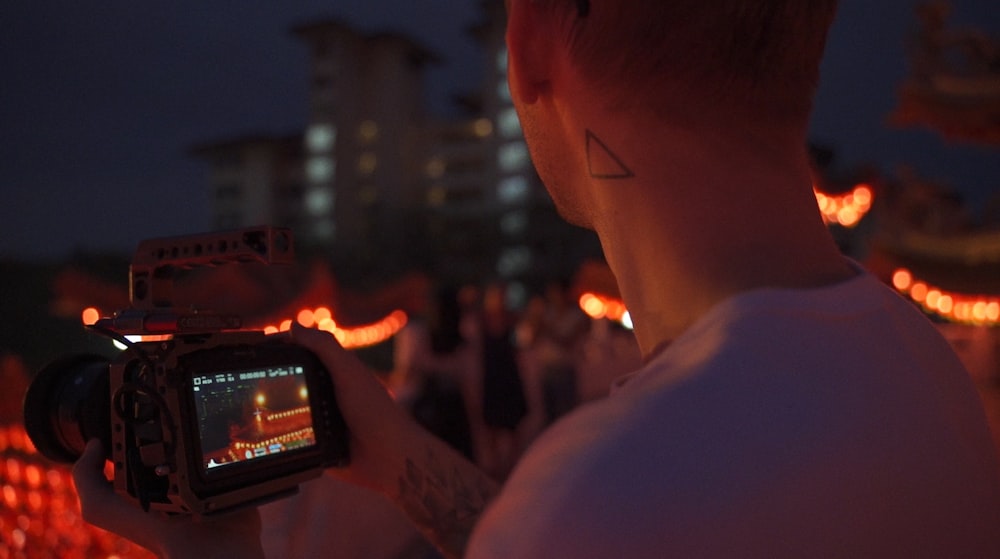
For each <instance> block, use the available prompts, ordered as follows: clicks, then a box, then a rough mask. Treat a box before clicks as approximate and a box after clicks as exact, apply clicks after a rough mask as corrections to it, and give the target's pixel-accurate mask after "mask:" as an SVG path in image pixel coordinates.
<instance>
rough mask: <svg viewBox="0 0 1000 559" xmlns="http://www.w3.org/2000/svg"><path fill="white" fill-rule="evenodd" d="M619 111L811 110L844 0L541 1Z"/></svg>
mask: <svg viewBox="0 0 1000 559" xmlns="http://www.w3.org/2000/svg"><path fill="white" fill-rule="evenodd" d="M531 1H536V2H540V3H541V5H542V6H543V8H544V9H550V10H555V11H556V13H555V17H556V20H557V21H559V22H560V23H561V26H560V27H561V28H560V30H559V31H560V33H561V34H562V39H563V40H564V41H565V42H566V44H567V45H568V46H569V47H570V52H571V53H572V57H573V62H574V65H575V66H576V67H577V68H578V70H579V72H580V74H581V75H582V76H583V77H584V79H585V80H587V81H588V82H589V83H590V85H591V86H592V87H593V88H594V89H595V91H597V92H598V93H599V94H600V95H601V96H602V97H603V98H604V100H605V102H606V104H607V108H609V109H612V110H615V109H622V110H629V111H634V110H651V111H653V113H655V114H657V115H659V116H661V117H664V118H673V119H676V118H678V117H679V118H691V119H698V120H701V119H704V118H706V117H712V115H715V116H719V115H718V112H722V113H727V114H724V115H723V116H722V118H723V119H729V118H730V117H732V116H736V117H739V118H751V119H761V120H765V121H790V122H796V123H801V122H804V121H806V120H807V119H808V114H809V111H810V109H811V105H812V96H813V91H814V90H815V86H816V83H817V82H818V75H819V61H820V58H821V57H822V52H823V48H824V44H825V42H826V34H827V29H828V28H829V25H830V23H831V21H832V20H833V17H834V13H835V11H836V4H837V2H836V0H531ZM728 113H731V114H728Z"/></svg>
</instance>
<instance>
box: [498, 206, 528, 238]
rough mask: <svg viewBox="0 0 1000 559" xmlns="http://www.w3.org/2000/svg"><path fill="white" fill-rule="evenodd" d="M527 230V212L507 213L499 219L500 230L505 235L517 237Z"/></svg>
mask: <svg viewBox="0 0 1000 559" xmlns="http://www.w3.org/2000/svg"><path fill="white" fill-rule="evenodd" d="M527 228H528V212H526V211H523V210H520V211H516V212H507V213H505V214H504V215H503V217H501V218H500V230H501V231H503V232H504V234H505V235H508V236H511V237H517V236H519V235H521V234H522V233H524V231H525V230H526V229H527Z"/></svg>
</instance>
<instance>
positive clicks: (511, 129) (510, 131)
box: [497, 107, 521, 138]
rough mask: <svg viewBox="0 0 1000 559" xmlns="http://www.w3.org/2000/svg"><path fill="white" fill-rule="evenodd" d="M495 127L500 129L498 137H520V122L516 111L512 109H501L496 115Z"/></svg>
mask: <svg viewBox="0 0 1000 559" xmlns="http://www.w3.org/2000/svg"><path fill="white" fill-rule="evenodd" d="M497 126H498V127H499V128H500V135H501V136H503V137H504V138H517V137H519V136H521V121H520V120H519V119H518V118H517V111H516V110H514V107H507V108H506V109H502V110H501V111H500V113H499V114H497Z"/></svg>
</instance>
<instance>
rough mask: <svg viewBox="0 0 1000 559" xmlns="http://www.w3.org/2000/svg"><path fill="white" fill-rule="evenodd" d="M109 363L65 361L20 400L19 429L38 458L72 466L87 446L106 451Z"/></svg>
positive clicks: (87, 358) (80, 358)
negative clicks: (100, 445)
mask: <svg viewBox="0 0 1000 559" xmlns="http://www.w3.org/2000/svg"><path fill="white" fill-rule="evenodd" d="M109 364H110V361H109V360H108V359H107V358H105V357H101V356H99V355H87V354H81V355H68V356H66V357H62V358H60V359H57V360H56V361H53V362H52V363H50V364H49V365H46V366H45V367H44V368H43V369H42V370H41V371H39V372H38V375H36V376H35V379H34V380H33V381H32V382H31V386H30V387H28V392H27V394H25V397H24V428H25V430H26V431H27V432H28V436H29V437H30V438H31V442H32V443H34V445H35V448H37V449H38V451H39V452H40V453H42V455H43V456H45V457H46V458H48V459H50V460H54V461H57V462H75V461H76V460H77V458H79V457H80V455H81V454H83V449H84V447H85V446H86V444H87V441H88V440H90V439H93V438H98V439H101V442H102V443H103V444H104V449H105V451H106V452H110V450H111V395H110V394H109V392H110V383H111V381H110V375H109V369H108V365H109Z"/></svg>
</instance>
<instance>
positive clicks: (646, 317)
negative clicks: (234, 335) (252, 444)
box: [78, 0, 1000, 558]
mask: <svg viewBox="0 0 1000 559" xmlns="http://www.w3.org/2000/svg"><path fill="white" fill-rule="evenodd" d="M834 11H835V2H833V1H832V0H817V1H813V2H801V1H798V0H771V1H768V0H716V1H713V2H704V1H703V0H677V1H663V0H632V1H625V0H613V1H612V0H594V1H592V2H588V1H586V0H580V1H576V2H571V1H569V0H511V1H510V2H508V15H509V21H508V30H507V42H508V47H509V80H510V88H511V94H512V97H513V99H514V101H515V104H516V106H517V109H518V112H519V115H520V117H521V121H522V124H523V128H524V132H525V137H526V139H527V141H528V145H529V147H530V149H531V153H532V157H533V160H534V162H535V165H536V167H537V169H538V172H539V174H540V176H541V177H542V179H543V181H544V182H545V184H546V186H547V188H548V189H549V191H550V192H551V194H552V197H553V199H554V200H555V203H556V205H557V207H558V208H559V210H560V212H561V213H562V214H563V215H564V216H565V217H566V218H567V219H568V220H570V221H572V222H574V223H577V224H580V225H582V226H585V227H591V228H593V229H594V230H595V231H596V232H597V233H598V235H599V236H600V238H601V242H602V244H603V248H604V252H605V255H606V257H607V259H608V263H609V264H610V266H611V268H612V270H613V271H614V272H615V275H616V277H617V279H618V282H619V287H620V288H621V292H622V295H623V297H624V300H625V303H626V304H627V306H628V308H629V310H630V312H631V315H632V319H633V322H634V324H635V333H636V337H637V339H638V342H639V345H640V348H641V350H642V352H643V355H644V357H645V360H646V365H645V366H644V367H643V368H642V369H641V370H640V371H638V372H636V373H634V374H633V375H630V376H629V377H628V378H626V379H623V380H621V381H619V382H618V383H617V384H616V386H615V389H614V390H613V393H612V395H611V396H610V397H609V398H607V399H606V400H604V401H601V402H598V403H595V404H590V405H586V406H583V407H581V408H580V409H578V410H577V411H575V412H573V413H571V414H570V415H569V416H567V417H565V418H564V419H563V420H561V421H560V422H558V423H557V424H556V425H555V426H553V427H552V428H551V429H550V430H548V431H547V432H546V433H544V434H543V435H542V436H541V437H540V439H539V440H537V442H536V443H535V445H534V446H533V447H532V448H531V449H529V450H528V452H527V453H526V455H525V456H524V458H523V460H522V461H521V463H520V464H519V465H518V467H517V468H516V469H515V471H514V472H513V473H512V475H511V477H510V478H509V480H508V481H507V483H506V484H505V486H504V487H503V488H502V489H501V488H498V487H497V486H496V485H495V484H493V483H492V482H490V481H489V480H488V479H487V478H486V477H485V476H483V475H482V474H481V473H480V472H478V471H477V470H476V469H475V468H474V467H473V466H472V465H471V464H469V463H468V462H466V461H464V460H462V459H461V458H460V457H458V456H457V455H456V454H455V453H453V452H451V451H449V450H448V449H447V448H446V447H445V446H444V445H443V444H442V443H440V442H439V441H435V440H433V439H432V438H431V437H429V436H428V435H426V434H425V433H423V432H421V431H420V430H419V429H418V428H416V427H415V426H413V424H412V423H410V422H409V421H408V420H407V419H406V418H405V415H404V414H402V412H400V411H399V410H398V409H397V408H395V406H394V405H393V404H392V402H391V401H390V400H389V399H388V398H387V397H386V396H385V393H384V391H383V390H382V389H381V388H380V387H379V386H378V384H377V383H376V382H375V381H374V380H373V379H372V378H371V375H369V374H367V373H366V372H365V371H364V369H363V367H362V366H361V365H360V364H359V363H358V362H357V361H356V360H354V359H353V358H352V357H351V356H350V355H349V354H348V353H347V352H345V351H343V350H342V349H340V348H338V347H337V346H336V345H335V344H334V343H332V342H331V340H330V339H329V338H328V337H327V336H324V335H321V334H319V333H318V332H315V331H298V332H297V333H296V334H295V336H296V338H297V340H298V341H299V342H300V343H302V344H303V345H305V346H307V347H309V348H311V349H312V350H313V351H315V352H316V353H317V354H318V355H319V356H320V357H321V358H322V359H323V360H324V362H325V363H326V364H327V366H328V368H329V369H330V371H331V373H332V375H333V377H334V381H335V383H336V386H337V390H338V394H339V395H340V398H341V400H340V403H341V407H342V408H343V411H344V413H345V415H346V417H347V419H348V423H349V424H350V427H351V430H352V434H353V437H354V440H353V446H352V452H353V454H352V459H353V463H352V465H351V467H350V468H348V469H346V470H344V471H340V472H334V473H335V474H337V475H341V476H343V477H346V478H348V479H351V480H353V481H355V482H357V483H361V484H363V485H366V486H369V487H372V488H374V489H375V490H377V491H379V492H381V493H383V494H385V495H387V496H389V498H391V499H392V500H394V501H395V502H397V503H398V504H400V506H401V507H402V508H403V509H404V510H406V511H407V513H408V514H409V516H410V517H411V519H413V520H414V521H415V522H416V523H417V524H418V525H420V526H422V527H423V528H424V529H425V531H426V533H427V534H428V535H429V536H430V537H431V538H432V539H433V540H434V541H436V542H437V543H438V545H439V546H440V548H441V549H442V550H443V551H444V552H445V553H446V554H448V555H450V556H460V555H463V554H465V555H466V556H468V557H476V558H486V557H490V558H493V557H495V558H514V557H516V558H532V557H539V558H542V557H545V558H551V557H558V558H562V557H573V558H579V557H630V558H634V557H640V558H641V557H671V556H677V557H691V556H696V557H726V556H739V557H824V556H829V557H884V556H890V557H914V556H927V557H943V556H967V557H990V556H991V557H997V556H1000V535H998V534H1000V530H997V526H1000V482H998V465H997V461H996V456H995V452H994V449H993V447H992V443H991V439H990V437H989V434H988V429H987V426H986V423H985V419H984V416H983V413H982V410H981V408H980V407H979V402H978V399H977V396H976V393H975V391H974V388H973V387H972V385H971V383H970V381H969V379H968V377H967V375H966V374H965V372H964V371H963V369H962V367H961V365H960V364H959V363H958V361H957V360H956V358H955V356H954V354H953V353H952V352H951V351H950V349H949V348H948V346H947V344H946V343H945V342H944V341H943V340H942V339H941V337H940V336H939V335H937V333H936V331H935V329H934V328H933V326H932V325H931V324H930V323H929V322H928V321H927V320H925V319H924V318H923V317H922V316H921V315H920V314H919V313H917V312H916V311H914V310H913V309H912V308H911V307H910V306H909V305H908V304H906V303H905V302H903V301H902V300H901V299H899V298H898V297H896V296H895V295H894V294H893V293H892V292H891V291H890V290H888V289H886V288H885V287H883V286H882V285H881V284H880V283H879V282H878V281H876V280H875V279H874V278H873V277H871V276H869V275H867V274H866V273H865V272H864V271H862V270H860V269H859V268H858V267H857V266H856V265H854V264H852V263H850V262H848V261H846V260H845V259H843V258H842V257H841V256H840V254H839V252H838V250H837V248H836V246H835V245H834V243H833V242H832V240H831V239H830V236H829V234H828V232H827V230H826V228H825V227H824V226H823V224H822V222H821V220H820V218H819V215H818V213H817V211H816V208H815V199H814V197H813V194H812V190H811V184H812V181H811V176H810V167H809V161H808V159H807V155H806V148H805V134H806V128H807V123H808V117H809V108H810V103H811V97H812V91H813V88H814V86H815V83H816V80H817V68H818V64H819V59H820V57H821V52H822V49H823V43H824V40H825V34H826V30H827V28H828V26H829V24H830V21H831V19H832V18H833V14H834ZM99 465H100V459H99V457H97V456H96V453H95V452H94V451H93V450H91V452H88V454H87V455H85V456H84V458H83V459H82V460H81V463H80V466H79V467H78V479H79V481H80V492H81V496H82V500H83V503H84V506H85V510H86V509H87V508H90V507H91V506H93V509H92V510H91V513H90V515H89V517H90V518H91V519H92V520H93V521H95V522H97V523H100V524H102V525H105V526H109V527H112V528H114V529H116V530H118V531H122V532H123V533H125V534H126V535H130V536H133V537H141V534H143V533H147V534H148V533H151V532H150V531H149V530H152V533H154V534H155V536H152V539H153V540H154V541H153V542H152V545H163V544H162V542H164V541H174V543H173V544H171V545H177V544H176V539H177V537H176V535H175V534H172V533H171V532H170V530H169V529H165V528H163V526H164V524H163V523H159V522H153V521H150V520H149V519H148V517H147V518H140V519H135V518H134V515H133V516H132V517H129V518H124V516H126V514H125V513H124V512H122V510H123V509H121V506H122V505H121V504H120V503H119V504H115V503H111V504H105V505H101V504H100V502H99V499H100V495H102V494H106V492H107V491H108V489H107V488H106V486H104V485H102V484H100V483H98V481H99V480H97V479H96V477H95V476H94V472H95V471H96V469H97V468H98V467H99ZM102 492H103V493H102ZM151 526H152V528H151ZM188 528H190V527H188ZM214 528H215V527H214V526H213V525H201V526H200V527H198V528H197V529H196V530H189V531H188V532H185V534H186V536H187V537H188V538H189V540H188V543H190V541H194V540H196V539H197V538H199V537H205V538H211V537H212V530H213V529H214ZM143 530H146V532H143ZM200 533H203V536H199V535H198V534H200ZM470 535H471V538H470ZM216 537H217V538H218V536H216ZM168 547H169V546H168ZM174 551H175V552H179V551H178V548H177V547H175V548H174ZM202 555H203V556H204V553H203V554H202Z"/></svg>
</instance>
